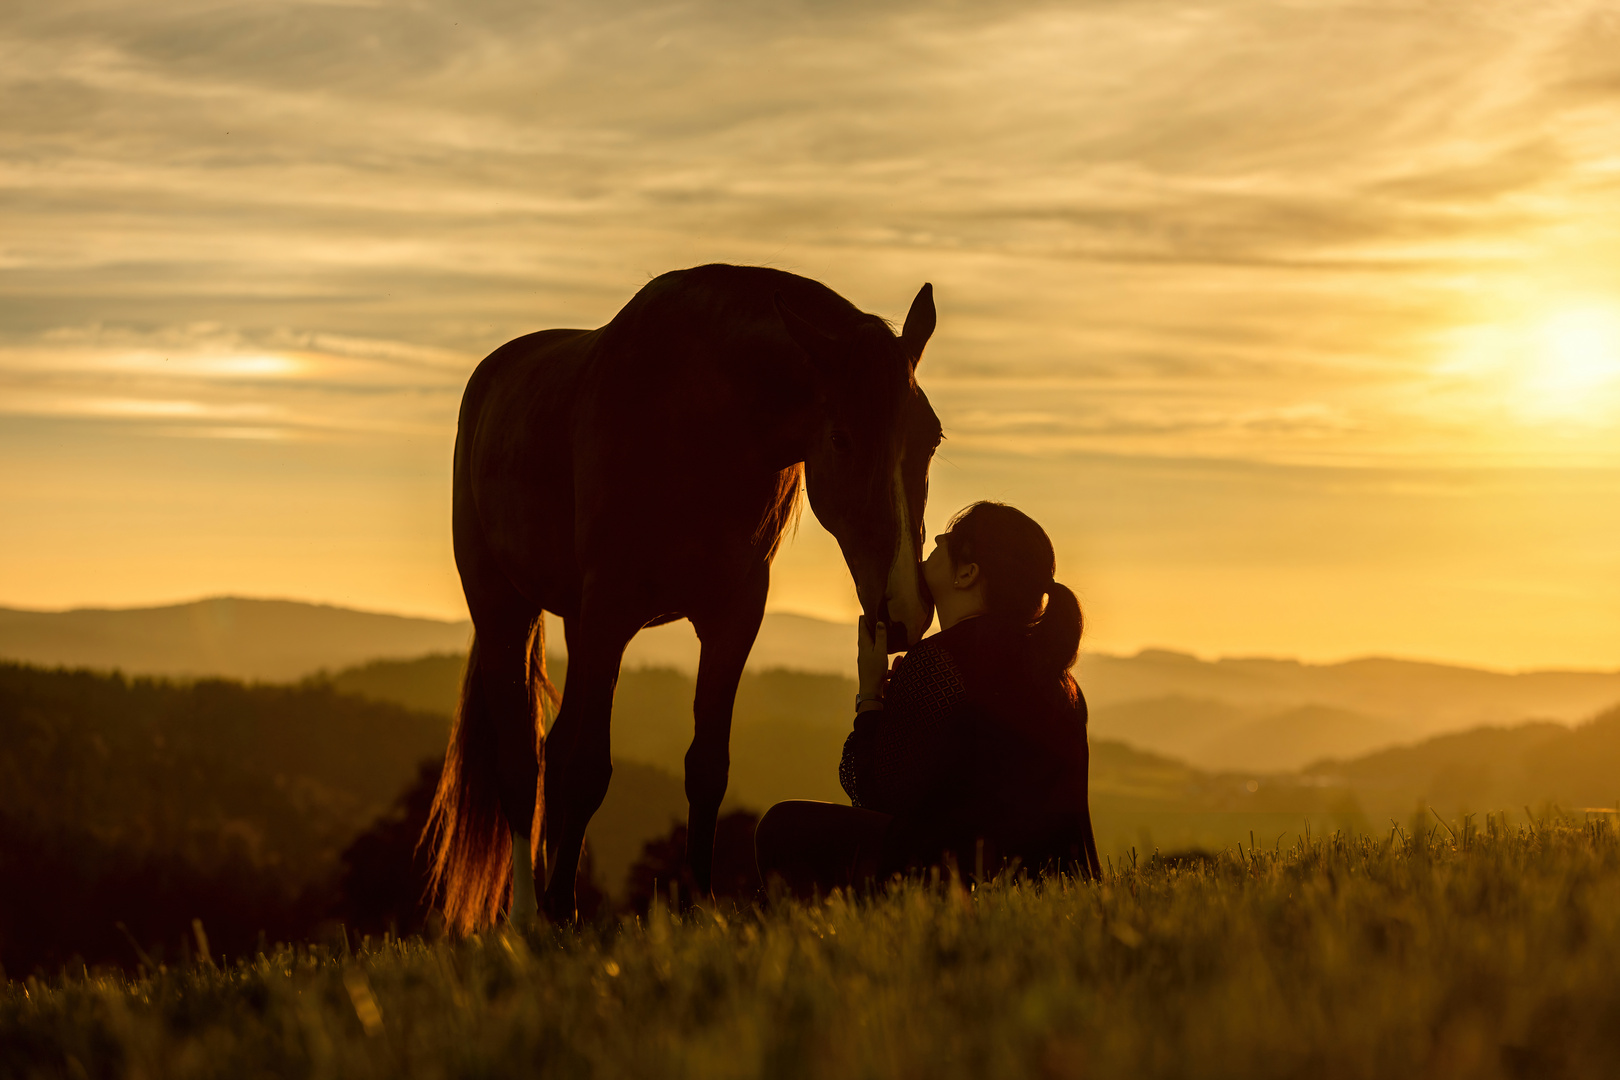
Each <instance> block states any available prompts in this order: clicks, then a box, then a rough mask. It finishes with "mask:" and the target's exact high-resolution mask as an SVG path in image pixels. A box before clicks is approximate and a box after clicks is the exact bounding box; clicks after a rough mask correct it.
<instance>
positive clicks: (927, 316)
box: [900, 282, 934, 367]
mask: <svg viewBox="0 0 1620 1080" xmlns="http://www.w3.org/2000/svg"><path fill="white" fill-rule="evenodd" d="M933 336H934V286H933V285H931V284H928V283H926V282H925V283H924V284H923V287H922V288H920V289H918V290H917V299H915V300H913V301H912V302H911V310H910V311H908V312H906V326H905V329H904V330H901V331H900V342H901V344H903V345H904V346H905V347H906V353H907V354H908V355H909V356H910V357H911V366H912V367H916V366H917V361H919V360H921V359H922V351H923V346H924V345H927V344H928V339H929V338H931V337H933Z"/></svg>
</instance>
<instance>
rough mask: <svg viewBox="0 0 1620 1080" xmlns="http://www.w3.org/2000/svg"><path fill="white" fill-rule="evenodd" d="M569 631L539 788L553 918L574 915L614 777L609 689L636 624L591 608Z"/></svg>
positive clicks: (547, 901)
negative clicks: (563, 678) (596, 822)
mask: <svg viewBox="0 0 1620 1080" xmlns="http://www.w3.org/2000/svg"><path fill="white" fill-rule="evenodd" d="M567 631H568V692H567V693H566V694H565V695H564V696H563V701H562V707H561V709H560V710H559V711H558V713H557V720H556V723H554V724H553V725H552V727H551V731H550V732H548V733H547V735H546V752H545V754H544V759H545V780H544V785H543V787H542V791H543V793H544V805H545V810H544V815H545V823H546V828H545V853H546V861H545V870H546V892H545V899H544V904H543V908H544V911H545V913H546V915H547V916H548V917H549V918H550V919H551V920H552V921H553V922H558V923H565V922H572V921H573V920H574V919H575V917H576V909H575V898H574V879H575V875H576V874H578V872H579V858H580V853H581V851H582V850H583V848H584V845H585V829H586V827H587V826H588V825H589V824H590V820H591V817H592V815H594V814H595V813H596V811H597V809H598V808H599V807H600V806H601V805H602V799H603V797H604V796H606V795H607V789H608V783H609V781H611V780H612V778H613V752H612V738H611V731H610V724H611V721H612V716H613V690H614V687H615V686H616V685H617V683H618V680H619V665H620V663H621V662H622V661H623V658H624V647H625V645H626V644H628V643H629V641H630V638H631V637H632V636H633V635H634V634H635V627H634V626H628V625H626V626H617V625H614V624H612V623H608V624H606V625H604V624H603V622H602V621H601V620H593V619H592V618H591V616H590V614H589V612H584V613H582V614H581V616H580V618H579V619H578V620H575V621H571V622H570V623H569V624H568V626H567Z"/></svg>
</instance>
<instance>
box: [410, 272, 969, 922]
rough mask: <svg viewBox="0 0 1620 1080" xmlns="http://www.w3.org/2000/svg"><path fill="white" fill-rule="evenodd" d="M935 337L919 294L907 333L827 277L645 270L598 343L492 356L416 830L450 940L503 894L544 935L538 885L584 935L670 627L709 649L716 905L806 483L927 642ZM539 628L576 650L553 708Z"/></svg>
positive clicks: (895, 620)
mask: <svg viewBox="0 0 1620 1080" xmlns="http://www.w3.org/2000/svg"><path fill="white" fill-rule="evenodd" d="M934 325H935V312H934V301H933V289H932V287H931V286H930V285H927V284H925V285H923V286H922V288H921V290H920V291H919V292H918V293H917V296H916V299H915V300H914V301H913V302H912V304H911V308H910V310H909V312H908V313H907V315H906V319H905V323H904V325H903V328H902V329H901V332H900V333H899V334H898V335H896V334H895V333H894V331H893V330H892V329H891V328H890V326H889V324H888V323H886V322H885V321H883V320H882V319H880V318H878V317H877V316H875V315H870V314H866V313H864V312H862V311H860V310H859V309H858V308H856V307H855V306H854V305H853V304H851V303H850V302H849V301H847V300H845V299H844V298H843V297H841V296H839V295H838V294H837V293H835V292H833V291H832V290H831V289H829V288H827V287H826V286H825V285H822V284H820V283H819V282H816V281H812V280H810V279H808V278H803V277H799V276H797V275H794V274H790V273H786V272H783V271H779V270H773V269H768V268H763V267H746V266H729V265H718V264H717V265H708V266H699V267H695V268H692V269H687V270H677V271H673V272H671V273H667V274H664V275H662V276H660V277H657V278H655V279H653V280H652V281H650V282H648V283H647V284H646V285H645V286H643V287H642V288H641V290H640V291H639V292H637V293H636V294H635V296H634V297H632V298H631V300H630V301H629V302H628V303H627V304H625V306H624V308H623V309H622V310H620V311H619V313H618V314H617V315H615V316H614V317H613V319H612V320H611V321H610V322H608V323H607V324H606V325H604V326H601V327H599V328H597V329H595V330H563V329H559V330H543V331H540V332H538V333H533V334H529V335H526V336H524V337H520V338H517V339H515V340H513V341H509V342H507V343H506V344H505V345H502V346H501V347H500V348H498V349H496V350H495V351H494V352H492V353H490V354H489V356H487V357H486V358H485V359H484V360H483V361H482V362H481V363H479V365H478V367H477V368H476V369H475V370H474V371H473V373H472V376H471V377H470V378H469V380H468V382H467V388H466V391H465V393H464V395H463V397H462V402H461V411H460V417H459V421H458V427H457V432H456V444H455V460H454V490H453V501H452V511H451V515H452V533H453V538H454V547H455V559H456V568H457V570H458V571H459V573H460V576H461V583H462V588H463V591H464V593H465V595H466V599H467V607H468V610H469V612H470V613H471V616H472V622H473V642H472V647H471V650H470V653H469V655H468V659H467V666H466V672H465V674H464V676H463V680H462V686H461V696H460V702H459V704H458V707H457V710H456V717H455V721H454V725H453V728H452V732H451V736H450V743H449V747H448V748H447V750H446V754H445V765H444V772H443V775H442V779H441V781H440V784H439V787H438V790H437V792H436V794H435V797H434V801H433V809H432V815H431V817H430V819H429V823H428V826H427V829H426V830H425V831H424V832H423V834H422V840H423V843H431V845H432V852H433V859H432V879H431V884H430V886H429V887H430V889H433V890H437V891H439V894H440V895H441V897H442V902H443V906H444V912H445V916H446V920H447V922H448V923H449V924H450V925H452V926H453V927H456V928H458V929H459V930H461V931H463V932H465V931H467V930H470V929H474V928H476V927H479V926H483V925H488V924H490V923H493V922H494V921H496V920H497V919H498V918H499V917H500V914H501V907H502V904H503V903H505V902H507V900H508V897H510V905H511V907H510V911H509V915H508V918H509V919H511V920H513V921H517V922H523V921H528V920H531V919H533V918H535V917H536V915H537V906H539V905H537V899H536V884H537V882H536V870H537V869H538V870H539V871H540V877H541V879H542V888H543V894H542V897H541V899H542V901H543V908H541V910H542V911H543V913H544V915H546V916H547V917H549V918H550V919H552V920H553V921H557V922H567V921H570V920H572V919H573V918H575V916H576V912H575V906H574V879H575V875H576V873H577V867H578V863H579V858H580V853H581V847H582V844H583V842H584V838H585V829H586V826H587V824H588V823H589V821H590V819H591V816H592V815H593V814H594V813H595V812H596V810H597V808H598V807H600V806H601V803H602V799H603V797H604V796H605V795H606V793H607V788H608V783H609V780H610V778H611V776H612V773H613V764H612V754H611V741H610V734H609V726H610V718H611V713H612V707H613V692H614V686H615V684H616V683H617V681H618V677H619V668H620V665H621V663H622V660H623V656H624V649H625V646H626V645H627V644H628V643H629V641H630V639H631V638H632V637H633V636H634V635H635V634H636V633H637V632H638V631H639V630H641V629H643V628H644V627H649V626H657V625H660V624H663V623H666V622H670V621H673V620H676V619H680V618H686V619H690V620H691V622H692V625H693V627H694V628H695V629H696V631H697V636H698V639H699V642H700V645H701V653H700V658H699V664H698V675H697V694H696V698H695V701H694V703H693V719H694V725H693V738H692V742H691V746H690V749H689V750H688V751H687V754H686V758H685V769H686V778H685V787H686V796H687V803H688V825H687V862H688V866H689V868H690V870H691V873H692V879H693V883H694V885H695V888H696V889H697V891H698V892H700V893H707V892H708V891H709V888H710V883H711V875H712V871H713V854H714V835H715V824H716V820H717V818H718V815H719V810H720V802H721V799H722V797H723V796H724V795H725V790H726V783H727V775H728V772H729V768H730V738H731V712H732V706H733V703H734V700H735V698H736V692H737V684H738V681H739V679H740V678H741V676H742V672H743V665H744V663H745V661H746V660H747V659H748V653H749V651H750V650H751V649H752V648H753V644H754V639H755V637H756V635H757V634H758V631H759V626H760V621H761V619H762V618H763V616H764V611H765V598H766V593H767V591H768V588H769V584H770V567H771V561H772V559H773V557H774V556H775V554H776V551H777V548H778V546H779V545H780V543H781V540H782V537H783V534H784V533H785V532H786V531H787V530H788V529H789V527H790V526H793V525H794V524H796V520H797V514H798V512H799V508H800V498H799V497H800V493H801V490H802V491H803V492H804V494H805V495H806V496H807V498H808V501H809V504H810V508H811V510H812V512H813V513H814V514H815V516H816V519H817V520H818V521H820V523H821V524H822V525H823V526H824V527H825V528H827V530H828V531H830V532H831V533H832V534H833V536H834V537H836V538H837V540H838V544H839V547H840V549H841V551H842V553H843V556H844V559H845V562H846V563H847V565H848V568H849V571H850V574H851V575H852V577H853V578H854V583H855V588H856V594H857V597H858V600H859V603H860V608H861V612H862V617H863V618H864V619H867V620H868V621H869V622H870V621H871V620H877V619H882V620H884V621H885V622H887V623H888V625H889V633H888V643H889V649H890V650H891V651H900V650H903V649H904V648H906V647H907V644H908V643H910V642H914V641H916V640H917V639H918V638H919V637H921V636H922V634H923V633H924V632H925V631H926V630H927V628H928V625H929V623H930V622H931V621H932V619H933V601H932V599H931V598H930V597H929V596H928V593H927V587H926V585H924V584H923V582H922V577H921V572H920V562H919V559H920V555H919V552H920V549H921V545H922V538H923V535H924V530H923V508H924V504H925V502H926V499H927V486H928V467H929V462H930V460H931V459H932V457H933V454H934V450H935V449H936V448H937V447H938V445H939V443H940V440H941V439H942V437H943V436H942V432H941V429H940V423H939V418H938V416H936V415H935V413H934V411H933V408H932V407H931V406H930V405H929V403H928V399H927V397H926V396H925V395H924V394H923V392H922V390H921V388H919V387H918V385H917V382H916V377H915V373H916V368H917V362H918V360H919V359H920V357H921V355H922V351H923V347H924V346H925V345H926V344H927V342H928V339H929V337H930V336H931V335H932V334H933V331H934ZM546 612H550V613H551V614H553V615H556V616H559V617H560V618H561V619H562V622H563V632H564V637H565V640H566V642H567V645H568V679H567V685H566V692H565V693H562V694H559V693H558V691H557V689H556V687H555V686H554V685H553V684H552V683H551V681H550V679H549V678H547V675H546V648H545V613H546ZM548 717H549V718H550V723H549V728H548V726H547V723H546V721H547V719H548ZM509 886H510V888H509Z"/></svg>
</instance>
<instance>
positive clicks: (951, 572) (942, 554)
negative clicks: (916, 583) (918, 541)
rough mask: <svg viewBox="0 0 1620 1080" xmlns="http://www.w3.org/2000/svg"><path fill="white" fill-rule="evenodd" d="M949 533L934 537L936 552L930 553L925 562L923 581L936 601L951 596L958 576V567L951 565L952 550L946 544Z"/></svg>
mask: <svg viewBox="0 0 1620 1080" xmlns="http://www.w3.org/2000/svg"><path fill="white" fill-rule="evenodd" d="M947 535H949V534H948V533H940V534H939V535H938V536H936V537H934V550H933V551H931V552H929V553H928V558H926V559H924V560H923V581H924V582H926V583H927V585H928V591H929V593H930V594H931V595H933V596H934V597H935V598H936V600H937V598H939V597H941V596H949V595H950V592H951V588H952V585H953V580H954V578H955V576H956V567H955V566H954V565H952V563H951V549H950V546H949V545H948V544H946V543H945V537H946V536H947Z"/></svg>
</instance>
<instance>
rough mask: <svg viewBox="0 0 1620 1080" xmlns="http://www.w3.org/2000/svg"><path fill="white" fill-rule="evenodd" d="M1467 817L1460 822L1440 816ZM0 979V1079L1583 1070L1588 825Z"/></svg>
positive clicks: (1613, 1057)
mask: <svg viewBox="0 0 1620 1080" xmlns="http://www.w3.org/2000/svg"><path fill="white" fill-rule="evenodd" d="M1453 830H1455V835H1453ZM1416 833H1417V834H1416V835H1411V834H1409V833H1406V832H1403V831H1400V830H1395V831H1392V833H1391V834H1389V835H1387V836H1384V837H1382V838H1367V837H1357V838H1347V837H1343V836H1336V837H1330V838H1326V839H1320V840H1315V841H1311V842H1309V843H1302V844H1299V845H1296V847H1295V848H1294V849H1292V850H1282V851H1277V850H1272V851H1267V850H1259V851H1255V850H1252V849H1249V848H1248V847H1244V848H1243V849H1242V850H1240V851H1233V852H1227V853H1224V854H1221V855H1219V856H1214V857H1212V858H1198V857H1195V858H1190V859H1186V860H1166V859H1159V858H1147V859H1141V860H1138V861H1137V863H1136V864H1135V865H1130V864H1127V865H1126V866H1123V867H1121V866H1118V865H1115V866H1113V867H1111V868H1110V870H1109V872H1108V874H1107V875H1106V879H1105V880H1104V881H1103V882H1101V883H1097V884H1079V883H1075V882H1069V881H1062V880H1057V881H1049V882H1045V883H1042V884H1040V885H1031V884H1029V883H1027V882H1015V881H1007V880H1002V881H998V882H992V883H989V884H987V885H980V886H978V887H977V888H971V889H969V888H964V887H962V886H960V885H955V884H952V883H951V882H950V881H949V880H947V881H945V882H941V883H936V884H932V885H930V884H928V883H923V882H917V883H910V884H904V885H896V886H893V887H891V888H890V889H888V890H887V891H886V892H884V893H883V894H882V895H880V896H877V897H874V898H871V899H863V900H850V899H846V898H844V897H842V896H835V897H834V898H832V899H831V900H829V901H827V902H824V903H821V904H800V903H793V902H787V901H778V902H774V903H772V904H769V905H766V906H765V907H764V908H763V909H761V910H749V911H737V910H733V911H730V912H728V913H725V914H723V915H720V914H716V913H714V912H711V911H706V910H703V909H696V910H693V911H690V912H687V913H685V914H683V915H679V916H674V915H671V914H669V913H667V912H665V911H662V910H659V909H657V908H655V909H654V911H653V913H652V914H651V915H650V916H649V917H647V918H646V919H644V920H641V921H634V920H631V921H626V922H620V923H616V924H614V925H611V926H600V927H595V928H591V929H587V930H585V931H583V932H580V933H574V932H562V931H554V930H549V929H547V930H542V931H537V932H535V933H533V934H531V935H527V936H524V935H519V934H515V933H506V932H495V933H491V934H488V935H486V936H484V937H482V938H470V939H466V940H462V941H450V940H441V941H437V942H424V941H421V940H408V941H391V942H384V943H375V942H370V943H366V944H363V945H361V946H359V947H357V948H355V949H354V950H353V951H352V952H351V951H350V950H349V949H348V948H347V947H346V946H314V947H310V946H299V947H297V948H287V947H283V948H278V949H274V950H271V951H269V952H266V953H263V954H261V955H259V956H258V957H257V958H255V959H254V960H252V961H249V962H244V963H241V964H237V965H233V966H230V967H227V968H223V969H222V968H220V967H216V966H214V965H213V964H209V963H194V964H192V965H190V966H187V967H184V968H170V969H163V970H157V971H151V972H142V973H140V974H139V975H137V976H134V977H126V976H123V975H118V974H111V973H99V974H98V973H97V972H95V971H89V972H84V971H82V970H81V971H77V972H69V973H64V974H63V976H62V977H61V978H59V979H55V980H49V981H46V980H39V979H29V980H27V981H15V980H14V981H11V982H9V983H7V984H6V986H5V989H4V991H3V1001H0V1073H4V1074H5V1075H8V1076H72V1077H79V1076H131V1077H204V1076H208V1077H212V1076H219V1077H251V1076H334V1077H336V1076H342V1077H368V1076H423V1077H440V1076H461V1077H465V1076H497V1075H542V1076H547V1077H553V1076H555V1077H654V1076H674V1077H756V1076H764V1077H930V1078H932V1077H997V1076H1039V1077H1055V1078H1063V1077H1160V1076H1163V1077H1202V1076H1209V1077H1309V1078H1311V1080H1326V1078H1334V1077H1369V1078H1372V1077H1377V1078H1390V1077H1588V1076H1590V1077H1599V1076H1613V1075H1617V1073H1620V841H1617V837H1616V835H1615V832H1614V830H1613V829H1612V828H1611V827H1610V826H1609V825H1608V824H1607V823H1606V822H1604V821H1601V820H1594V821H1588V822H1585V823H1578V822H1569V821H1566V822H1563V823H1561V824H1550V823H1549V824H1545V825H1543V826H1540V827H1536V828H1530V829H1522V828H1520V829H1512V830H1508V829H1506V828H1504V827H1501V826H1500V825H1497V824H1494V823H1492V822H1489V821H1488V822H1487V823H1486V825H1485V827H1484V828H1483V829H1481V828H1478V827H1477V823H1475V822H1472V821H1471V822H1469V823H1467V824H1466V826H1464V825H1456V824H1455V823H1453V825H1452V826H1443V825H1441V824H1439V823H1437V822H1436V821H1434V820H1432V819H1431V821H1430V822H1429V823H1428V825H1427V826H1425V827H1423V828H1421V829H1417V830H1416Z"/></svg>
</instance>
